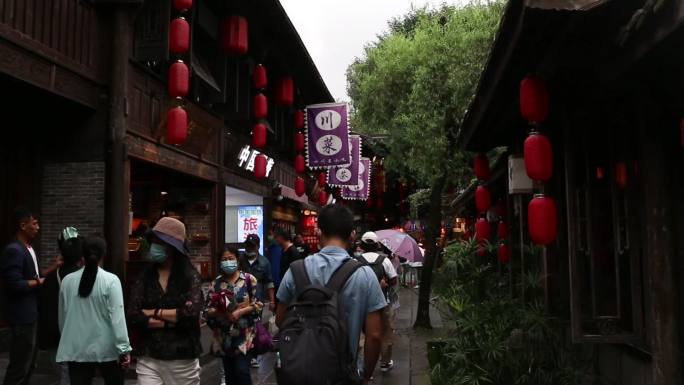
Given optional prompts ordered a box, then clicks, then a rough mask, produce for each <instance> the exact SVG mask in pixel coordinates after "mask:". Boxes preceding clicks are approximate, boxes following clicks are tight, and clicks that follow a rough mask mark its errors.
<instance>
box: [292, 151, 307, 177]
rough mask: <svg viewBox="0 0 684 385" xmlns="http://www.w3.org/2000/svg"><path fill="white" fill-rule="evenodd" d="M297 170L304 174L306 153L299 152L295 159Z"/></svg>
mask: <svg viewBox="0 0 684 385" xmlns="http://www.w3.org/2000/svg"><path fill="white" fill-rule="evenodd" d="M294 168H295V171H296V172H297V173H299V174H303V173H304V172H305V171H306V159H305V158H304V155H302V154H298V155H297V156H295V159H294Z"/></svg>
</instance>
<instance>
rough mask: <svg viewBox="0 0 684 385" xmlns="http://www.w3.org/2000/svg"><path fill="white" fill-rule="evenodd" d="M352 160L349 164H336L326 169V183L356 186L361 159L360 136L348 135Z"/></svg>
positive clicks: (339, 185)
mask: <svg viewBox="0 0 684 385" xmlns="http://www.w3.org/2000/svg"><path fill="white" fill-rule="evenodd" d="M349 143H351V152H352V161H351V164H350V165H349V166H336V167H332V168H330V169H329V170H328V184H329V185H330V186H333V187H345V186H356V184H357V183H358V180H359V161H361V137H360V136H358V135H350V136H349Z"/></svg>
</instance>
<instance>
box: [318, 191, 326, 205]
mask: <svg viewBox="0 0 684 385" xmlns="http://www.w3.org/2000/svg"><path fill="white" fill-rule="evenodd" d="M318 204H320V205H321V206H325V205H327V204H328V193H327V192H326V191H325V190H321V192H319V193H318Z"/></svg>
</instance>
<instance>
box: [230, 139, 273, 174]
mask: <svg viewBox="0 0 684 385" xmlns="http://www.w3.org/2000/svg"><path fill="white" fill-rule="evenodd" d="M259 154H261V152H260V151H259V150H255V149H253V148H251V147H250V146H249V145H247V146H245V147H242V150H240V154H238V166H239V167H241V168H243V169H245V170H247V171H254V159H256V157H257V155H259ZM267 159H268V162H267V163H266V178H268V176H269V175H271V171H273V166H274V165H275V160H273V158H271V157H267Z"/></svg>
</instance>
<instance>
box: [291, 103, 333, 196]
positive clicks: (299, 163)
mask: <svg viewBox="0 0 684 385" xmlns="http://www.w3.org/2000/svg"><path fill="white" fill-rule="evenodd" d="M304 119H305V113H304V111H303V110H295V112H294V127H295V129H296V130H297V131H296V132H295V135H294V150H295V154H296V155H295V159H294V168H295V171H296V172H297V173H298V174H304V173H305V172H306V158H305V157H304V150H305V149H306V136H305V135H304V132H303V131H302V130H303V129H304V126H305V123H304ZM299 179H301V180H302V182H303V181H304V179H303V178H302V177H301V176H298V177H297V180H299ZM302 185H303V183H302ZM295 190H297V189H295ZM295 192H296V193H297V196H302V195H304V194H305V193H306V189H305V188H302V189H301V190H298V191H295ZM319 198H320V197H319ZM326 199H327V197H326Z"/></svg>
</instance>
